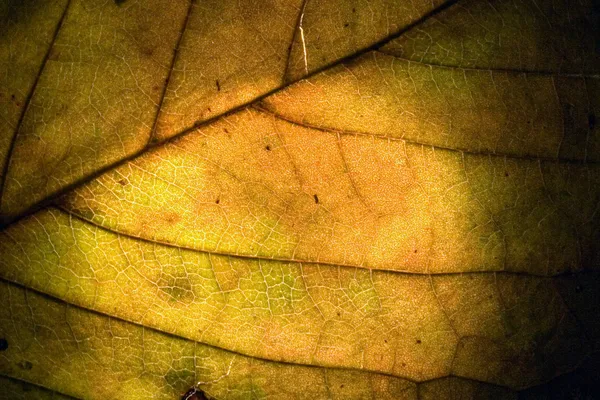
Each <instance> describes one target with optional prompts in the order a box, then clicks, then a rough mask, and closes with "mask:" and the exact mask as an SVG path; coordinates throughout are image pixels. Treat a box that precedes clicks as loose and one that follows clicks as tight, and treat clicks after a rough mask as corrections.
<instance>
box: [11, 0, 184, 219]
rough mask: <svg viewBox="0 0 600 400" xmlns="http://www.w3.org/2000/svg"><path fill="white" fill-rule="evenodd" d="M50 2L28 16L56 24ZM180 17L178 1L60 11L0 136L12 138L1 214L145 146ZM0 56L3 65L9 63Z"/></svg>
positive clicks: (93, 4) (17, 76)
mask: <svg viewBox="0 0 600 400" xmlns="http://www.w3.org/2000/svg"><path fill="white" fill-rule="evenodd" d="M55 3H56V4H58V3H57V2H52V6H51V7H44V4H40V5H39V7H43V8H41V9H40V11H38V13H39V14H40V16H39V17H36V18H40V19H44V20H45V19H48V20H49V21H52V20H54V19H56V18H55V17H54V14H56V12H55V11H54V9H55V8H56V6H55V5H54V4H55ZM63 4H64V3H63ZM36 6H37V5H36ZM187 9H188V5H187V1H184V0H177V1H170V2H168V3H167V2H164V1H160V0H152V1H143V2H130V3H125V4H122V5H121V6H118V5H116V4H115V3H114V2H112V1H105V2H98V1H95V0H72V1H71V2H70V3H69V8H68V10H67V11H66V16H65V17H64V20H63V21H62V25H61V27H60V30H59V31H58V33H57V36H56V38H55V40H54V42H53V43H52V48H51V49H50V53H49V55H48V58H47V60H46V61H45V63H44V65H43V66H44V68H43V70H42V71H41V72H40V73H39V74H40V75H39V79H38V80H37V84H36V86H35V88H34V89H33V90H34V91H33V95H32V97H31V100H30V102H29V104H28V105H27V110H25V111H24V115H23V120H22V123H21V124H20V125H19V126H18V131H17V132H13V133H10V132H5V133H3V136H6V135H9V133H10V137H11V138H12V136H13V135H16V138H15V142H14V148H13V149H12V153H11V155H10V164H9V167H8V172H7V174H6V183H5V186H4V193H3V197H2V204H1V209H0V210H1V213H2V214H3V215H8V216H14V215H18V214H19V213H21V212H23V211H24V210H26V209H28V208H29V207H31V206H32V205H33V204H36V203H38V202H40V201H43V200H44V199H45V198H47V197H48V196H51V195H53V194H55V193H56V192H59V191H60V190H62V189H64V188H65V187H67V186H69V185H71V184H73V183H75V182H77V181H78V180H81V179H82V178H85V177H87V176H89V175H91V174H93V173H94V172H96V171H98V170H99V169H101V168H103V167H105V166H107V165H109V164H112V163H115V162H117V161H119V160H121V159H123V158H124V157H127V156H130V155H132V154H134V153H136V152H138V151H139V150H141V149H142V148H143V147H144V146H145V145H146V143H147V141H148V138H149V135H150V132H151V129H152V126H153V123H154V120H155V118H156V113H157V111H158V103H159V101H160V98H161V95H162V88H163V86H164V81H165V79H166V77H167V75H168V72H169V69H170V66H171V60H172V58H173V49H174V48H175V43H176V41H177V39H178V38H179V35H180V33H181V30H182V24H183V21H184V18H185V15H186V13H187ZM36 18H33V17H32V19H31V20H33V21H32V22H31V23H35V22H36V20H37V19H36ZM25 21H28V20H27V19H26V20H25ZM24 23H25V24H26V26H23V27H22V28H21V29H27V32H28V35H31V34H35V32H36V31H35V30H32V29H33V27H32V28H31V29H30V28H29V25H27V24H28V23H29V22H24ZM48 23H49V22H46V24H48ZM50 23H51V22H50ZM54 25H55V24H53V25H52V26H54ZM40 26H42V27H43V26H44V24H40ZM36 27H37V24H36ZM46 30H51V28H46ZM17 32H18V31H15V33H17ZM42 32H44V31H42ZM45 36H48V34H45ZM26 38H27V36H25V37H24V38H22V39H19V40H21V41H25V40H26ZM38 40H41V41H43V40H44V36H41V37H40V39H38ZM3 43H4V41H3ZM17 43H18V42H17ZM7 44H8V49H7V50H9V49H10V48H11V47H12V45H14V44H11V43H10V41H8V43H7ZM3 46H4V45H3ZM24 47H25V49H27V45H26V43H25V44H24ZM36 52H37V53H39V52H42V53H43V52H44V49H43V48H42V49H36ZM3 53H5V56H4V57H2V63H3V64H4V63H5V62H11V58H14V56H12V55H11V54H6V52H3ZM7 57H8V58H7ZM37 59H39V56H37V55H36V60H37ZM30 63H31V62H30ZM38 65H39V62H37V63H36V66H38ZM14 67H18V64H15V65H13V66H12V67H11V68H14ZM37 74H38V70H37V68H32V67H28V68H23V69H20V70H15V71H14V73H13V74H12V75H11V76H10V77H8V78H7V79H10V80H11V81H15V82H19V81H23V82H30V81H31V80H32V77H35V76H36V75H37ZM20 97H22V96H20ZM3 132H4V129H3ZM2 140H3V141H5V139H4V138H3V139H2ZM32 155H35V156H33V157H32Z"/></svg>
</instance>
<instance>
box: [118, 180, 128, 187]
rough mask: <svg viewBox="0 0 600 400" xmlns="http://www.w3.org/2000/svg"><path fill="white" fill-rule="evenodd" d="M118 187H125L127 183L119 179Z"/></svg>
mask: <svg viewBox="0 0 600 400" xmlns="http://www.w3.org/2000/svg"><path fill="white" fill-rule="evenodd" d="M119 185H121V186H125V185H127V182H125V179H119Z"/></svg>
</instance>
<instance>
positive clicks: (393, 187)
mask: <svg viewBox="0 0 600 400" xmlns="http://www.w3.org/2000/svg"><path fill="white" fill-rule="evenodd" d="M374 177H376V178H374ZM599 188H600V167H599V166H598V165H586V164H577V163H557V162H554V161H543V160H536V159H525V158H508V157H492V156H489V155H485V154H467V153H463V152H459V151H453V150H445V149H438V148H433V147H429V146H423V145H418V144H413V143H411V142H409V141H404V140H388V139H386V138H380V137H377V136H373V135H355V134H352V133H344V132H335V131H323V130H321V129H315V128H309V127H304V126H300V125H298V124H293V123H289V122H286V121H283V120H281V119H279V118H276V117H273V116H272V115H270V114H268V113H261V112H259V111H256V110H253V109H247V110H245V111H243V112H240V113H237V114H235V115H232V116H229V117H227V118H223V119H222V120H219V121H217V122H215V123H212V124H211V125H209V126H207V127H203V128H202V129H200V130H199V131H198V132H197V133H195V134H192V135H188V136H186V137H183V138H180V139H179V140H177V141H175V142H172V143H169V144H167V145H165V146H161V147H160V148H157V149H155V150H153V151H150V152H148V153H146V154H144V155H143V156H141V157H139V158H138V159H136V160H133V161H131V162H128V163H126V164H124V165H123V166H121V167H119V168H117V169H115V170H114V171H111V172H109V173H107V174H105V175H103V176H101V177H99V178H98V179H96V180H94V181H92V182H90V183H88V184H86V185H84V186H82V187H80V188H78V189H76V190H74V191H73V192H71V193H70V194H68V195H67V196H66V197H64V198H63V199H62V201H61V204H62V206H63V207H64V208H66V209H67V210H69V211H71V212H73V213H75V214H78V215H80V216H82V217H83V218H85V219H87V220H90V221H92V222H93V223H95V224H98V225H102V226H104V227H106V228H108V229H111V230H115V231H118V232H121V233H126V234H128V235H131V236H135V237H140V238H143V239H147V240H151V241H158V242H162V243H169V244H172V245H176V246H179V247H184V248H190V249H197V250H203V251H210V252H217V253H222V254H231V255H242V256H249V257H260V258H265V259H280V260H289V261H301V262H318V263H330V264H334V265H348V266H356V267H364V268H373V269H380V270H395V271H405V272H414V273H441V272H466V271H512V272H524V273H531V274H536V275H554V274H557V273H562V272H567V271H572V272H574V271H579V270H582V269H597V268H598V266H600V259H599V257H598V252H597V249H598V243H599V238H600V235H599V231H600V224H598V218H600V215H599V214H598V213H597V204H598V199H599V195H600V192H599Z"/></svg>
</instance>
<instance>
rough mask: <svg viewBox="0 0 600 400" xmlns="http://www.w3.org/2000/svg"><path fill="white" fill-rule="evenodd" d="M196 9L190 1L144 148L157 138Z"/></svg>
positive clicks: (190, 0) (191, 0)
mask: <svg viewBox="0 0 600 400" xmlns="http://www.w3.org/2000/svg"><path fill="white" fill-rule="evenodd" d="M193 8H194V1H193V0H189V5H188V10H187V13H186V15H185V19H184V20H183V27H182V28H181V32H180V33H179V38H178V39H177V43H176V44H175V49H174V50H173V57H172V58H171V65H170V66H169V71H168V72H167V78H166V79H165V84H164V86H163V90H162V92H161V94H160V100H159V102H158V106H157V107H156V115H155V116H154V123H153V124H152V130H150V135H149V136H148V141H147V142H146V145H145V146H144V148H146V147H148V146H149V145H150V144H151V143H152V141H153V140H155V137H156V126H157V125H158V118H159V117H160V112H161V111H162V107H163V103H164V101H165V95H166V94H167V89H168V88H169V82H170V81H171V75H172V74H173V68H175V63H176V62H177V60H178V58H179V47H180V45H181V40H182V39H183V35H184V33H185V31H186V29H187V26H188V22H189V20H190V15H191V14H192V10H193Z"/></svg>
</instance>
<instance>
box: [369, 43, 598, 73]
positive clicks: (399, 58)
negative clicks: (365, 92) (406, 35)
mask: <svg viewBox="0 0 600 400" xmlns="http://www.w3.org/2000/svg"><path fill="white" fill-rule="evenodd" d="M375 51H376V52H378V53H381V54H384V55H386V56H389V57H394V58H395V59H396V60H402V61H407V62H411V63H415V64H419V65H425V66H427V67H436V68H448V69H459V70H461V71H481V72H505V73H509V74H517V75H518V74H529V75H541V76H548V77H561V78H591V79H598V78H600V75H599V74H585V73H581V74H575V73H565V72H554V71H550V70H533V69H520V68H496V67H492V68H483V67H461V66H459V65H451V64H440V63H430V62H423V61H418V60H411V59H410V58H406V57H400V56H397V55H395V54H394V53H393V52H391V51H387V50H383V49H376V50H375Z"/></svg>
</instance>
